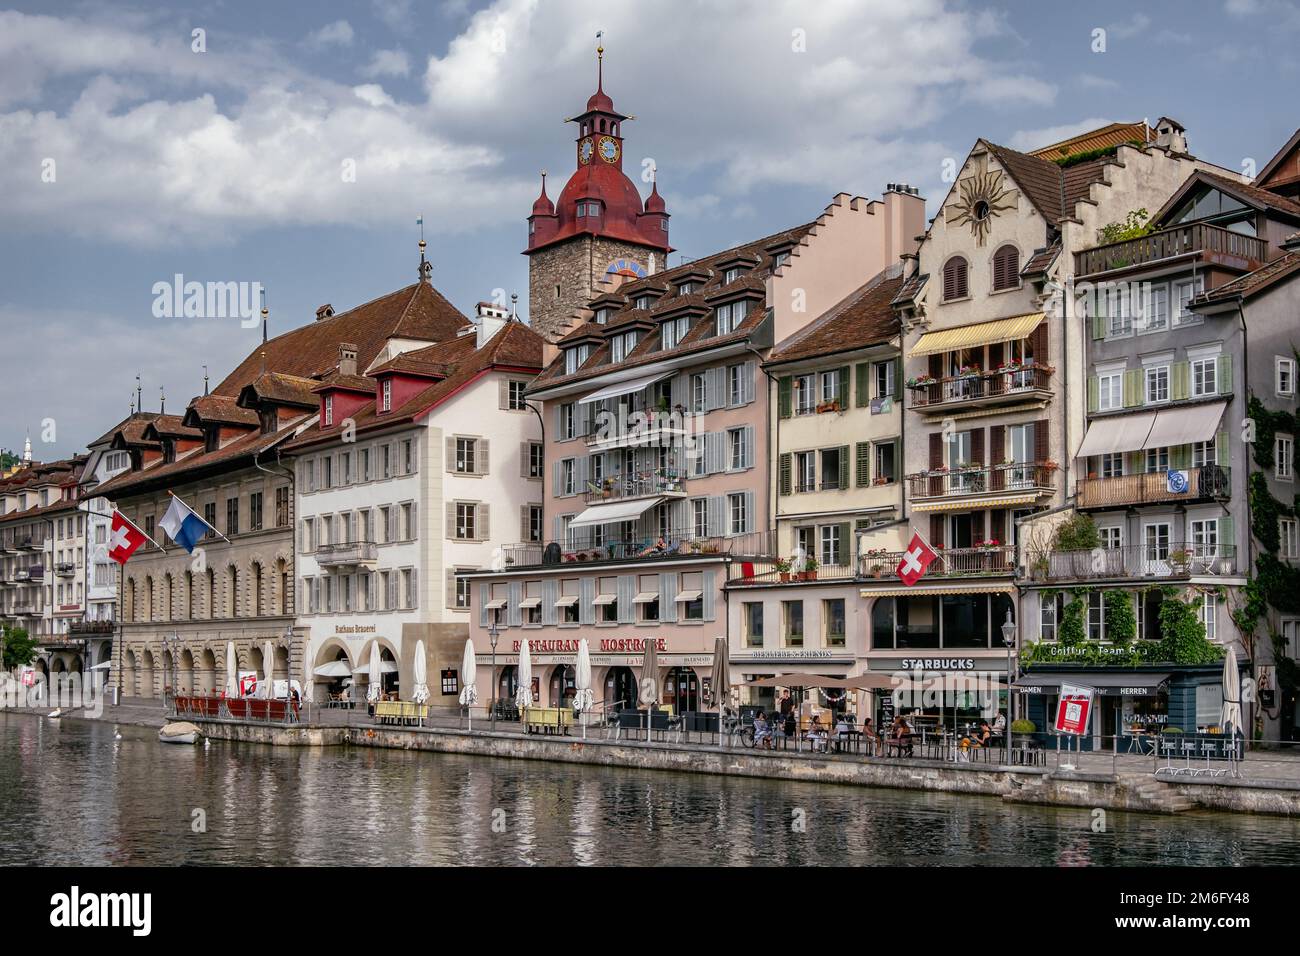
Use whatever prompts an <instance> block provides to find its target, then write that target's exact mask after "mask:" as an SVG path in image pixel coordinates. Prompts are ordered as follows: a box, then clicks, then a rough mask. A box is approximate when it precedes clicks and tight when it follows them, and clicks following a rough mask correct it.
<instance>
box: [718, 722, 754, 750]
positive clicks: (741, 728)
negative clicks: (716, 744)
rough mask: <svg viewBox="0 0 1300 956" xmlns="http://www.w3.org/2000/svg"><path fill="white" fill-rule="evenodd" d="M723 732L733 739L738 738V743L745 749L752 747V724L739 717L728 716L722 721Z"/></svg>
mask: <svg viewBox="0 0 1300 956" xmlns="http://www.w3.org/2000/svg"><path fill="white" fill-rule="evenodd" d="M722 730H723V733H724V734H726V736H728V737H731V738H733V739H738V740H739V741H740V745H741V746H742V747H744V748H745V749H747V750H753V749H754V743H755V740H754V725H753V724H752V723H746V722H745V721H744V720H743V719H741V718H740V717H729V718H727V719H726V720H724V721H723V725H722Z"/></svg>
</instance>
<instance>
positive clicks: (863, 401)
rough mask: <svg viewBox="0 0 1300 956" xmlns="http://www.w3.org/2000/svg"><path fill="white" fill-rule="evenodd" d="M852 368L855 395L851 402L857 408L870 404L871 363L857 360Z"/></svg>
mask: <svg viewBox="0 0 1300 956" xmlns="http://www.w3.org/2000/svg"><path fill="white" fill-rule="evenodd" d="M853 368H854V373H855V377H856V379H857V381H856V382H854V388H856V389H857V395H856V396H855V397H854V400H853V404H854V405H855V406H857V407H858V408H866V407H867V406H868V405H870V404H871V363H870V362H859V363H858V364H857V365H855V366H853Z"/></svg>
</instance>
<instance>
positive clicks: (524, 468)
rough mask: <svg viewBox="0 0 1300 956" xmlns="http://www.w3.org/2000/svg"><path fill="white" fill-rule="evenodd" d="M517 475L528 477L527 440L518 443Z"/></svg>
mask: <svg viewBox="0 0 1300 956" xmlns="http://www.w3.org/2000/svg"><path fill="white" fill-rule="evenodd" d="M519 477H520V478H527V477H528V442H526V441H521V442H520V443H519Z"/></svg>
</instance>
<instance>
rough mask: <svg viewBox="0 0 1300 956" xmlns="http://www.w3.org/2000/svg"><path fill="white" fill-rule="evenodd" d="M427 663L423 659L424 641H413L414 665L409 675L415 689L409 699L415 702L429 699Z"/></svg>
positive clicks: (421, 702)
mask: <svg viewBox="0 0 1300 956" xmlns="http://www.w3.org/2000/svg"><path fill="white" fill-rule="evenodd" d="M427 666H428V665H427V664H426V663H425V659H424V641H416V642H415V667H414V673H413V674H412V675H411V679H412V681H414V683H415V691H414V693H412V694H411V699H412V700H413V701H415V702H416V703H417V704H423V703H425V702H426V701H428V699H429V675H428V672H427Z"/></svg>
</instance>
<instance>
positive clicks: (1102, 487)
mask: <svg viewBox="0 0 1300 956" xmlns="http://www.w3.org/2000/svg"><path fill="white" fill-rule="evenodd" d="M1183 474H1185V475H1186V476H1187V479H1186V482H1184V481H1183V479H1182V478H1181V477H1173V476H1175V475H1179V476H1181V475H1183ZM1231 494H1232V473H1231V470H1230V469H1228V468H1226V467H1224V466H1222V465H1202V466H1200V467H1198V468H1186V469H1182V470H1181V471H1173V472H1163V471H1154V472H1148V473H1146V474H1141V475H1119V476H1116V477H1114V478H1080V479H1079V481H1078V484H1077V485H1076V499H1077V503H1078V506H1079V507H1080V508H1116V507H1125V506H1128V505H1145V504H1154V503H1160V502H1171V501H1173V502H1177V501H1204V500H1222V499H1225V498H1228V497H1230V496H1231Z"/></svg>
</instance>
